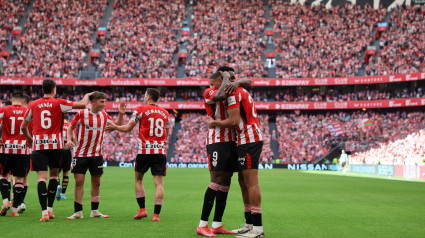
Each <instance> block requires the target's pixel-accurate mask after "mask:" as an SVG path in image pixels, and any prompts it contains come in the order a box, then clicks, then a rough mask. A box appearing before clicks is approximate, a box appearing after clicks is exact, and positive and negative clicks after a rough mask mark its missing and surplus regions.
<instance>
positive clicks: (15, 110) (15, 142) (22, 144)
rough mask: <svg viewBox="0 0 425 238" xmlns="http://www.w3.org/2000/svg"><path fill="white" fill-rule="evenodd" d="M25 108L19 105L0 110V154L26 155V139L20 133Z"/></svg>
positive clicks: (27, 151) (27, 152)
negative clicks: (1, 125)
mask: <svg viewBox="0 0 425 238" xmlns="http://www.w3.org/2000/svg"><path fill="white" fill-rule="evenodd" d="M26 111H27V108H26V107H24V106H20V105H10V106H6V107H2V108H0V119H3V129H2V131H3V132H2V140H3V142H4V146H0V153H1V154H19V155H28V154H29V150H28V146H27V139H26V137H25V136H24V134H23V133H22V131H21V124H22V122H23V121H24V115H25V112H26Z"/></svg>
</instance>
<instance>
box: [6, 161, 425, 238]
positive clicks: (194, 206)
mask: <svg viewBox="0 0 425 238" xmlns="http://www.w3.org/2000/svg"><path fill="white" fill-rule="evenodd" d="M133 171H134V170H133V169H132V168H118V167H108V168H105V174H104V176H103V178H102V185H101V196H100V198H101V202H100V208H99V210H100V211H101V212H102V213H104V214H108V215H110V216H111V218H109V219H99V218H97V219H96V218H89V215H90V183H87V182H86V187H85V195H84V216H85V218H84V219H81V220H66V219H65V218H66V217H67V216H70V215H72V213H73V209H74V208H73V200H74V199H73V191H74V189H73V188H74V180H73V178H71V181H70V186H69V188H68V191H67V194H66V195H67V197H68V199H67V200H62V201H55V205H54V213H55V216H56V218H55V219H54V220H52V221H49V222H47V223H41V222H39V221H38V220H39V218H40V216H41V212H40V206H39V203H38V198H37V193H36V174H35V173H34V172H32V173H31V174H30V187H29V190H28V195H27V198H26V200H25V202H26V205H27V211H25V212H24V213H23V214H21V216H20V217H16V218H15V217H10V211H9V212H8V214H7V216H6V217H0V230H1V233H0V237H67V238H68V237H119V238H122V237H199V236H197V235H196V232H195V229H196V226H197V225H198V223H199V219H200V215H201V208H202V202H203V196H204V192H205V189H206V188H207V186H208V183H209V173H208V170H207V169H168V171H167V176H166V177H165V199H164V205H163V208H162V212H161V216H160V218H161V221H160V222H159V223H154V222H152V220H151V219H152V213H153V206H154V191H155V190H154V185H153V180H152V177H151V176H150V174H147V175H149V176H146V177H145V188H146V206H147V210H148V218H146V219H143V220H134V219H133V216H134V215H135V214H136V212H137V210H138V206H137V203H136V199H135V192H134V172H133ZM259 173H260V184H261V192H262V211H263V226H264V230H265V234H266V237H362V238H363V237H374V238H375V237H424V236H425V235H424V234H425V229H424V227H425V222H424V214H425V183H418V182H405V181H395V180H384V179H376V178H359V177H350V176H335V175H337V174H339V173H335V174H334V175H329V174H328V173H326V174H324V173H304V172H299V171H288V170H277V169H276V170H260V172H259ZM86 179H87V181H88V182H89V181H90V176H89V175H87V178H86ZM213 213H214V210H213V212H212V215H213ZM212 215H211V217H210V218H211V219H212ZM211 222H212V221H211V220H210V224H211ZM243 222H244V218H243V203H242V200H241V194H240V189H239V185H238V183H237V176H234V178H233V185H232V188H231V189H230V194H229V198H228V201H227V209H226V211H225V214H224V218H223V224H224V225H225V227H226V228H228V229H234V228H237V227H239V226H240V225H241V224H242V223H243ZM219 237H233V236H232V235H219Z"/></svg>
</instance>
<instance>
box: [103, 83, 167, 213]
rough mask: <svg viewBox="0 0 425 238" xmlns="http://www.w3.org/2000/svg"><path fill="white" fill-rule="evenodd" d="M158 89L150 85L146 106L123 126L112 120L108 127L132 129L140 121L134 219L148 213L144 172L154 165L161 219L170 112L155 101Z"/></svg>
mask: <svg viewBox="0 0 425 238" xmlns="http://www.w3.org/2000/svg"><path fill="white" fill-rule="evenodd" d="M158 99H159V91H158V90H157V89H155V88H148V89H147V90H146V93H145V99H144V103H145V105H144V106H139V107H137V108H136V110H135V111H134V113H133V116H132V117H131V120H130V121H129V122H128V123H127V124H126V125H124V126H116V125H114V124H111V125H109V126H108V128H107V129H108V130H118V131H121V132H130V131H131V130H132V129H133V128H134V127H135V126H136V124H137V122H140V124H139V138H138V140H139V153H138V155H137V157H136V169H135V173H136V186H135V187H136V199H137V203H138V204H139V208H140V209H139V211H138V213H137V215H136V216H135V217H134V219H141V218H142V217H147V212H146V208H145V188H144V187H143V175H144V174H145V173H146V172H147V171H148V170H149V168H150V169H151V173H152V175H153V177H154V182H155V187H156V194H155V208H154V214H153V218H152V220H153V221H159V213H160V212H161V206H162V200H163V197H164V187H163V176H165V174H166V157H165V143H166V140H167V136H168V130H169V128H170V122H169V114H168V112H167V111H166V110H164V109H163V108H161V107H159V106H158V105H156V102H157V101H158Z"/></svg>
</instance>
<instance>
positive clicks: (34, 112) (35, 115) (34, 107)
mask: <svg viewBox="0 0 425 238" xmlns="http://www.w3.org/2000/svg"><path fill="white" fill-rule="evenodd" d="M73 104H74V102H70V101H67V100H65V99H61V98H51V97H49V98H40V99H37V100H35V101H33V102H31V103H30V104H29V106H28V110H27V113H25V117H24V118H25V120H26V121H29V122H31V121H32V122H33V123H34V124H33V128H34V136H33V139H34V142H33V147H32V148H33V150H52V149H62V147H63V138H62V125H63V113H64V112H68V111H70V110H71V109H72V105H73Z"/></svg>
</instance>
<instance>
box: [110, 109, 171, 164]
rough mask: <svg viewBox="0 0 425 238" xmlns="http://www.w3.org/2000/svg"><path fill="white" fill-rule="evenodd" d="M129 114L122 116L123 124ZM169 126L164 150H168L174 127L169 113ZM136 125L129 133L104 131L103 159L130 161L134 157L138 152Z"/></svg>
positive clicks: (115, 117) (128, 118)
mask: <svg viewBox="0 0 425 238" xmlns="http://www.w3.org/2000/svg"><path fill="white" fill-rule="evenodd" d="M111 116H112V118H113V119H115V120H116V119H117V118H118V115H116V114H115V115H111ZM130 117H131V115H126V116H124V124H126V123H127V122H128V121H129V120H130ZM169 120H170V122H171V127H170V129H169V134H168V137H167V142H166V143H165V151H166V153H167V151H168V146H169V145H168V142H169V139H170V136H171V134H172V133H173V128H174V120H175V118H174V115H173V114H171V113H170V118H169ZM138 128H139V127H138V126H136V127H135V128H133V130H132V131H131V132H130V133H122V132H118V131H113V132H106V133H105V135H104V137H103V143H104V144H103V147H102V148H103V152H102V153H103V157H104V158H105V160H109V161H117V162H131V161H133V160H135V159H136V156H137V153H138V149H139V146H138V138H139V130H138Z"/></svg>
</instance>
